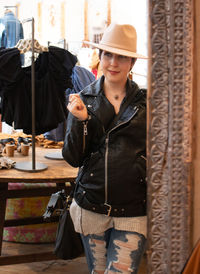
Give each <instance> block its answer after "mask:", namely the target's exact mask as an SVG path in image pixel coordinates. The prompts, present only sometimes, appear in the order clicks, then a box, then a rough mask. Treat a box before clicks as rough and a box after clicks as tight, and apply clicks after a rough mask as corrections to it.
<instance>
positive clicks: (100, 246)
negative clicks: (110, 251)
mask: <svg viewBox="0 0 200 274" xmlns="http://www.w3.org/2000/svg"><path fill="white" fill-rule="evenodd" d="M90 246H91V250H92V253H93V256H94V259H95V261H94V266H95V267H94V271H93V273H98V274H101V273H102V274H103V273H104V271H105V268H106V242H105V241H104V240H99V239H94V238H91V239H90Z"/></svg>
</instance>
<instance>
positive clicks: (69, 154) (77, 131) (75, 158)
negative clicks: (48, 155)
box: [62, 112, 90, 167]
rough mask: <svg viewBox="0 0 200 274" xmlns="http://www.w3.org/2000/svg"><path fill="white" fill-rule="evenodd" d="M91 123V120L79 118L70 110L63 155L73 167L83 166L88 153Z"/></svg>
mask: <svg viewBox="0 0 200 274" xmlns="http://www.w3.org/2000/svg"><path fill="white" fill-rule="evenodd" d="M89 123H90V121H89V120H86V121H80V120H78V119H77V118H76V117H74V116H73V115H72V114H71V113H70V112H69V115H68V118H67V131H66V135H65V140H64V146H63V149H62V155H63V158H64V159H65V161H67V162H68V163H69V164H70V165H71V166H73V167H81V166H82V164H83V161H84V158H85V157H86V156H87V154H88V151H89V149H88V146H89V145H88V144H89V135H88V127H89V125H88V124H89Z"/></svg>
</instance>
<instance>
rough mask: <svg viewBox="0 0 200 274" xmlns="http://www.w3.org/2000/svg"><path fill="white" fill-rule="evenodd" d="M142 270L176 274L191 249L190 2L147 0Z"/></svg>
mask: <svg viewBox="0 0 200 274" xmlns="http://www.w3.org/2000/svg"><path fill="white" fill-rule="evenodd" d="M148 2H149V56H150V61H149V76H148V77H149V79H148V98H147V99H148V100H147V102H148V103H147V112H148V113H147V124H148V129H147V134H148V137H147V138H148V140H147V155H148V158H147V159H148V164H147V182H148V193H147V200H148V248H147V257H148V260H147V261H148V262H147V273H151V274H153V273H155V274H158V273H162V274H170V273H180V272H181V270H182V268H183V266H184V264H185V262H186V260H187V258H188V255H189V252H190V250H191V239H192V237H191V228H190V227H191V216H192V206H191V163H192V96H193V82H192V81H193V39H194V27H193V16H194V15H193V14H194V10H193V9H194V8H193V1H192V0H149V1H148Z"/></svg>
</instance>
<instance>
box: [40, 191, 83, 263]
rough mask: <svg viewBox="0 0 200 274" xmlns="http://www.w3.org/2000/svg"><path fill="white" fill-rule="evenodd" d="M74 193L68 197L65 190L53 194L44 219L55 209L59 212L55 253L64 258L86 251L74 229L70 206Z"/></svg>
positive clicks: (77, 255) (75, 256) (76, 255)
mask: <svg viewBox="0 0 200 274" xmlns="http://www.w3.org/2000/svg"><path fill="white" fill-rule="evenodd" d="M72 195H73V194H72V193H70V196H68V197H67V198H66V196H65V192H64V190H62V191H59V192H57V193H55V194H52V195H51V198H50V201H49V203H48V205H47V210H46V212H45V214H44V215H43V217H44V219H48V218H50V217H51V215H52V213H53V211H55V209H56V208H57V209H56V211H57V212H59V214H60V216H59V223H58V228H57V232H56V240H55V247H54V254H55V255H56V256H57V257H58V258H59V259H63V260H69V259H75V258H77V257H79V256H80V255H82V254H83V253H84V248H83V244H82V241H81V237H80V234H79V233H77V232H76V231H75V229H74V225H73V222H72V219H71V216H70V212H69V208H70V205H71V202H72ZM58 207H59V208H58Z"/></svg>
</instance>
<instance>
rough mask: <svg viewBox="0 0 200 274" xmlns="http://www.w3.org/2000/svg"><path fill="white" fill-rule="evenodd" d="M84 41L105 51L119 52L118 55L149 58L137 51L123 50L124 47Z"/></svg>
mask: <svg viewBox="0 0 200 274" xmlns="http://www.w3.org/2000/svg"><path fill="white" fill-rule="evenodd" d="M83 43H84V44H88V45H91V46H93V47H95V48H98V49H102V50H105V51H109V52H112V53H115V54H118V55H123V56H128V57H133V58H139V59H148V57H147V56H144V55H142V54H138V53H136V52H131V51H127V50H123V49H120V48H113V47H110V46H107V45H104V44H97V43H93V42H89V41H84V42H83Z"/></svg>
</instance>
